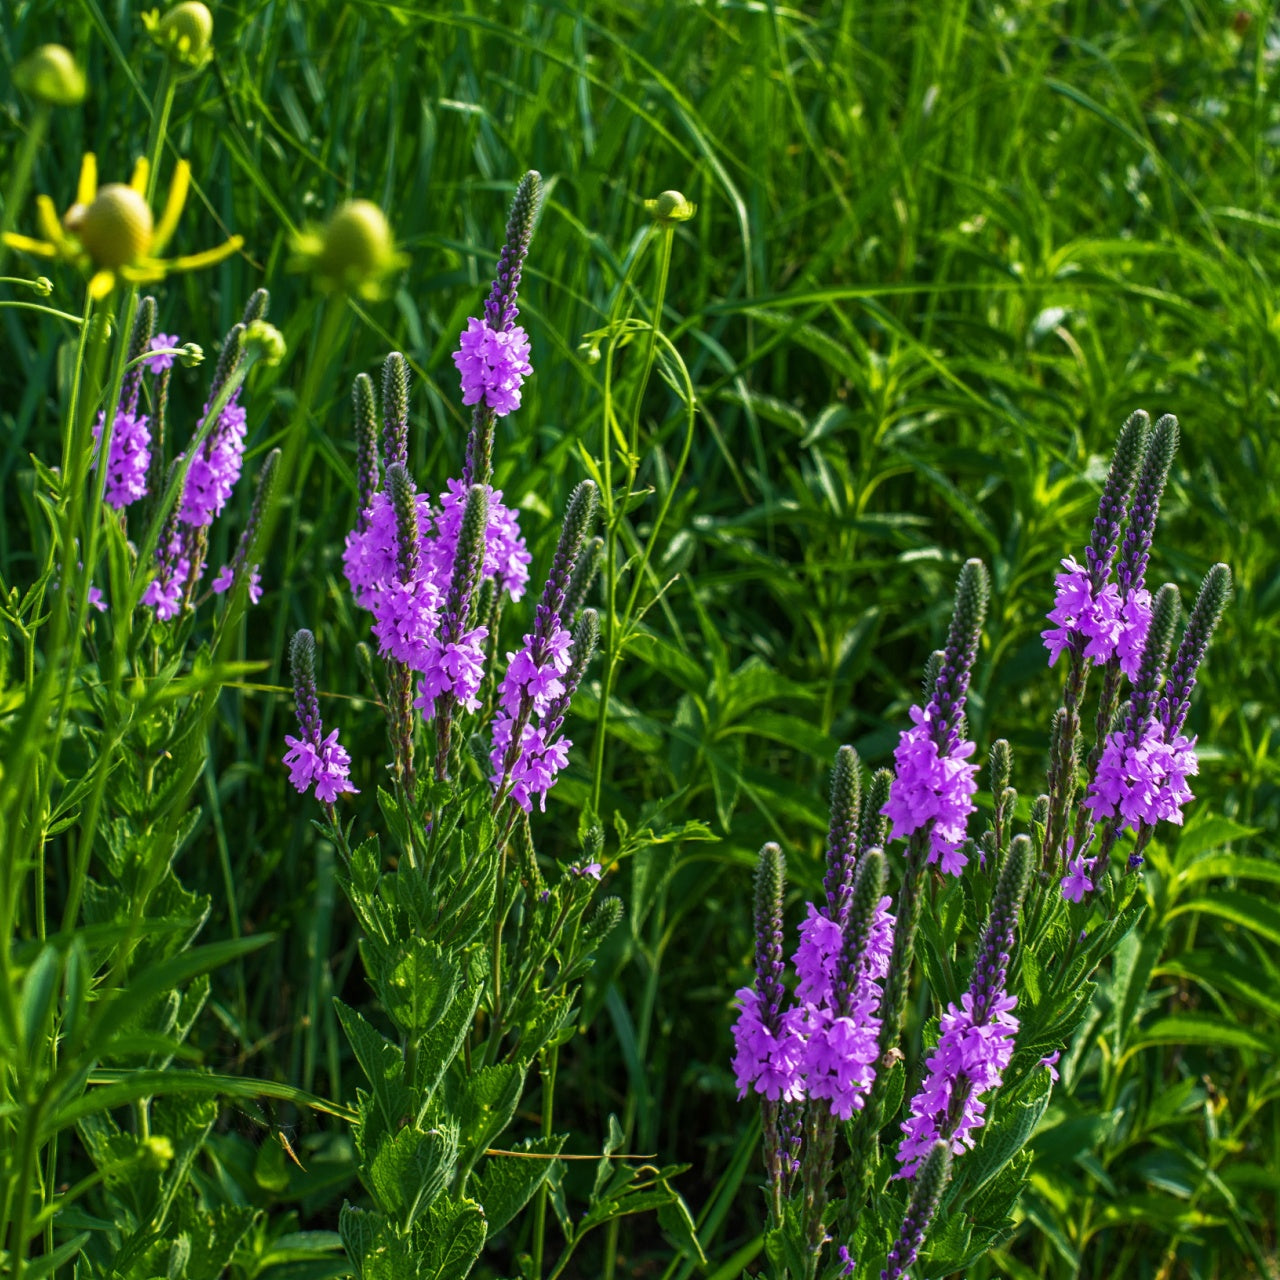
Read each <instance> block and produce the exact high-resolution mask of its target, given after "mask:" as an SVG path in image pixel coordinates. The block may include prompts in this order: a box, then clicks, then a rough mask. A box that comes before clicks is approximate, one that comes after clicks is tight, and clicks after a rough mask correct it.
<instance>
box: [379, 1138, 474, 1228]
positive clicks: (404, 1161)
mask: <svg viewBox="0 0 1280 1280" xmlns="http://www.w3.org/2000/svg"><path fill="white" fill-rule="evenodd" d="M457 1163H458V1126H457V1124H456V1123H455V1122H454V1121H452V1120H448V1119H443V1118H442V1119H440V1120H438V1121H437V1122H436V1123H435V1124H434V1125H433V1126H432V1127H431V1128H430V1129H419V1128H418V1127H417V1126H415V1125H406V1126H405V1127H404V1128H402V1129H400V1130H399V1131H398V1132H397V1133H394V1134H392V1135H391V1136H389V1137H387V1138H386V1139H384V1141H383V1142H381V1143H380V1144H379V1146H378V1149H377V1151H376V1152H374V1155H373V1159H372V1160H371V1161H370V1162H369V1164H368V1167H367V1169H366V1171H365V1172H366V1174H367V1177H368V1182H369V1189H370V1190H371V1191H372V1192H373V1194H374V1195H375V1196H376V1197H377V1199H378V1202H379V1207H380V1208H381V1209H382V1210H383V1211H384V1212H385V1213H386V1214H387V1216H388V1217H389V1218H391V1219H392V1221H394V1222H395V1223H396V1224H397V1225H398V1226H399V1228H400V1229H401V1231H407V1230H408V1229H409V1228H410V1227H412V1226H413V1224H414V1222H415V1221H416V1220H417V1219H418V1217H419V1216H420V1215H421V1214H423V1213H425V1212H426V1210H427V1209H429V1208H430V1207H431V1205H432V1204H433V1203H434V1202H435V1200H436V1199H437V1197H439V1195H440V1193H441V1192H442V1191H443V1190H444V1188H445V1184H446V1183H447V1182H448V1181H449V1180H450V1179H451V1178H452V1177H453V1173H454V1170H455V1168H456V1167H457Z"/></svg>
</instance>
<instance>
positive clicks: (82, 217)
mask: <svg viewBox="0 0 1280 1280" xmlns="http://www.w3.org/2000/svg"><path fill="white" fill-rule="evenodd" d="M62 222H63V225H64V226H65V227H66V229H67V230H68V231H70V232H71V233H72V234H73V235H76V236H78V237H79V239H80V243H81V244H82V245H84V248H85V252H86V253H87V254H88V255H89V257H91V258H92V259H93V261H94V264H95V265H96V266H99V267H105V268H107V269H108V270H114V269H115V268H116V267H126V266H130V265H132V264H133V263H135V262H137V261H138V259H139V258H142V257H144V256H145V255H146V253H147V251H148V250H149V249H150V248H151V236H152V231H153V223H152V220H151V210H150V208H149V207H148V205H147V202H146V200H144V199H143V197H142V196H141V195H139V194H138V192H136V191H135V190H134V189H133V188H132V187H127V186H125V185H124V183H121V182H110V183H108V184H107V185H106V186H105V187H99V188H98V194H97V195H96V196H95V197H94V199H93V203H92V204H90V205H88V206H87V207H86V206H85V205H79V204H76V205H72V206H71V208H70V209H68V210H67V213H66V216H65V217H64V218H63V220H62Z"/></svg>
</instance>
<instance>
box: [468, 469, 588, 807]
mask: <svg viewBox="0 0 1280 1280" xmlns="http://www.w3.org/2000/svg"><path fill="white" fill-rule="evenodd" d="M596 502H597V495H596V487H595V485H594V484H592V482H591V481H589V480H584V481H583V482H582V484H580V485H579V486H578V487H577V488H576V489H575V490H574V492H573V494H572V496H571V497H570V499H569V506H568V509H567V510H566V512H565V521H564V528H563V530H562V531H561V534H560V542H559V545H558V546H557V547H556V554H555V559H554V560H553V561H552V564H551V572H550V573H549V574H548V575H547V582H546V586H545V587H544V588H543V592H542V599H541V600H539V601H538V606H537V609H536V610H535V611H534V619H533V630H532V631H531V632H529V633H527V634H526V635H525V637H524V643H523V644H522V646H521V647H520V649H518V650H516V651H515V652H510V653H508V654H507V670H506V674H505V675H504V676H503V678H502V683H501V685H500V686H499V688H498V701H499V709H498V711H497V712H496V714H495V715H494V717H493V747H492V750H491V751H490V753H489V763H490V765H491V767H492V770H493V771H492V773H491V774H490V781H491V782H492V783H493V786H494V790H495V791H496V793H497V794H498V795H499V796H502V795H510V796H511V797H512V799H514V800H515V802H516V804H518V805H519V806H520V807H521V808H522V809H523V810H524V811H525V812H526V813H528V812H529V811H530V810H531V809H532V807H533V797H534V796H538V797H539V807H541V808H545V807H546V796H547V792H548V791H549V790H550V789H551V786H552V784H553V783H554V782H555V780H556V775H557V774H559V773H560V771H561V770H562V769H563V768H564V767H565V765H566V764H568V762H569V748H570V747H571V746H572V745H573V744H572V742H570V740H569V739H568V738H565V737H563V736H561V733H560V730H561V727H562V726H563V724H564V718H565V715H566V713H567V712H568V710H569V699H570V698H571V697H572V696H573V693H574V690H575V689H576V688H577V687H578V681H579V680H581V678H582V673H583V669H584V666H585V657H589V656H590V655H589V653H587V654H585V656H584V653H583V651H582V650H581V646H580V645H578V644H576V643H575V638H574V636H573V634H572V633H571V632H570V631H569V629H568V627H566V626H565V623H566V622H568V621H571V619H569V618H567V617H566V613H567V607H568V592H569V588H570V584H571V580H572V578H573V571H574V568H575V567H576V565H577V562H578V557H579V556H580V555H581V553H582V548H583V544H584V543H585V542H586V539H587V536H588V534H589V533H590V530H591V525H592V522H593V521H594V520H595V512H596ZM592 643H594V639H593V640H592Z"/></svg>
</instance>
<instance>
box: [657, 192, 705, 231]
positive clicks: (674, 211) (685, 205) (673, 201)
mask: <svg viewBox="0 0 1280 1280" xmlns="http://www.w3.org/2000/svg"><path fill="white" fill-rule="evenodd" d="M644 207H645V208H646V209H647V210H648V211H649V212H650V213H651V214H653V216H654V217H655V218H657V220H658V221H659V222H667V223H671V222H688V221H689V219H690V218H692V217H693V215H694V214H695V213H697V212H698V206H697V205H696V204H691V203H690V202H689V201H688V200H686V199H685V198H684V195H683V194H682V193H681V192H679V191H664V192H663V193H662V194H661V195H660V196H659V197H658V198H657V199H656V200H646V201H645V202H644Z"/></svg>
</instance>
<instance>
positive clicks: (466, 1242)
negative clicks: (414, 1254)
mask: <svg viewBox="0 0 1280 1280" xmlns="http://www.w3.org/2000/svg"><path fill="white" fill-rule="evenodd" d="M487 1231H488V1228H487V1224H486V1222H485V1216H484V1210H483V1209H482V1208H481V1207H480V1206H479V1205H478V1204H476V1202H475V1201H474V1200H467V1199H462V1200H451V1199H449V1200H441V1201H439V1202H438V1203H437V1204H435V1205H433V1206H432V1209H431V1213H430V1215H429V1216H428V1218H427V1220H426V1222H424V1223H423V1224H422V1225H421V1226H420V1227H419V1228H418V1229H417V1231H415V1232H414V1243H415V1244H416V1245H417V1246H418V1250H419V1260H420V1267H421V1270H420V1271H419V1273H418V1274H419V1275H420V1276H421V1277H422V1280H465V1277H466V1276H467V1274H468V1273H469V1272H470V1271H471V1268H472V1267H474V1266H475V1264H476V1259H477V1258H478V1257H479V1256H480V1250H481V1249H483V1248H484V1242H485V1236H486V1234H487Z"/></svg>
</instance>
